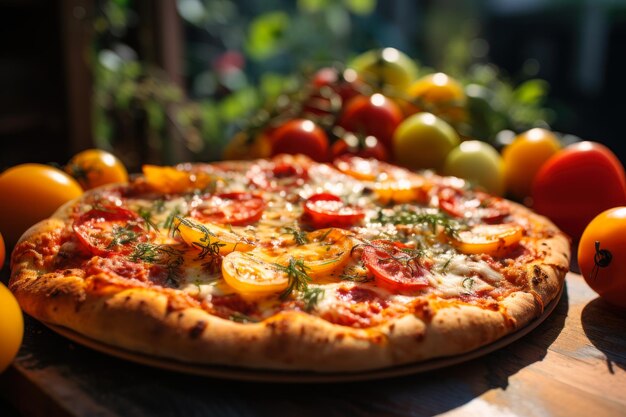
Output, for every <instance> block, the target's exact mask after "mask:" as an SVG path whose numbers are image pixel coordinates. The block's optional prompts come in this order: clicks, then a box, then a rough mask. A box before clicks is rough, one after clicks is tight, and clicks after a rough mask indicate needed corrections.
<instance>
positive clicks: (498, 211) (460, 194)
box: [437, 187, 511, 224]
mask: <svg viewBox="0 0 626 417" xmlns="http://www.w3.org/2000/svg"><path fill="white" fill-rule="evenodd" d="M437 197H438V198H439V208H441V209H442V210H443V211H444V212H446V213H447V214H449V215H450V216H453V217H460V218H472V219H477V220H481V221H483V222H485V223H490V224H494V223H501V222H502V220H504V218H505V217H506V216H508V215H509V214H510V213H511V207H510V206H509V204H508V203H507V202H506V201H505V200H504V199H502V198H499V197H495V196H491V195H489V194H487V193H484V192H482V191H467V190H460V189H456V188H452V187H444V188H441V189H440V190H439V191H438V193H437Z"/></svg>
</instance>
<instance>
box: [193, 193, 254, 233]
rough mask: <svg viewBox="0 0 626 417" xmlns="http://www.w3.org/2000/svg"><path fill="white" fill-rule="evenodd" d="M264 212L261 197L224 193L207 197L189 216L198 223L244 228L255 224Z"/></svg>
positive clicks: (248, 194)
mask: <svg viewBox="0 0 626 417" xmlns="http://www.w3.org/2000/svg"><path fill="white" fill-rule="evenodd" d="M263 210H265V201H264V200H263V198H262V197H260V196H256V195H253V194H250V193H224V194H215V195H212V196H209V197H207V198H206V199H204V200H203V201H202V203H201V204H200V205H199V206H197V207H195V208H194V209H193V210H192V211H191V213H190V216H191V217H193V218H194V219H196V220H198V221H200V222H203V223H204V222H207V223H219V224H230V225H232V226H245V225H248V224H252V223H255V222H257V221H258V220H259V219H260V218H261V216H262V215H263Z"/></svg>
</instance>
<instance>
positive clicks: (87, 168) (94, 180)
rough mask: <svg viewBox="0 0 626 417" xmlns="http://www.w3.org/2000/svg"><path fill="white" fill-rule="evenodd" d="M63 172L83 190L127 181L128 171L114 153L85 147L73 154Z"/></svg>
mask: <svg viewBox="0 0 626 417" xmlns="http://www.w3.org/2000/svg"><path fill="white" fill-rule="evenodd" d="M65 172H67V173H68V174H70V175H71V176H73V177H74V178H76V180H78V182H79V183H80V185H81V187H83V189H85V190H89V189H91V188H95V187H99V186H100V185H105V184H112V183H116V182H128V172H127V171H126V167H125V166H124V164H123V163H122V162H121V161H120V160H119V159H117V157H116V156H115V155H113V154H112V153H110V152H107V151H103V150H101V149H87V150H86V151H82V152H79V153H77V154H76V155H74V157H73V158H72V159H71V160H70V162H69V163H68V164H67V166H66V167H65Z"/></svg>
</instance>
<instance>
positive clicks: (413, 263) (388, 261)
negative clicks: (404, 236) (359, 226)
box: [361, 240, 429, 291]
mask: <svg viewBox="0 0 626 417" xmlns="http://www.w3.org/2000/svg"><path fill="white" fill-rule="evenodd" d="M407 249H408V248H407V247H406V246H405V245H403V244H401V243H399V242H392V241H390V240H375V241H373V242H371V244H369V245H367V246H365V247H364V248H363V254H362V255H361V259H362V260H363V263H364V264H365V266H366V267H367V269H368V270H369V271H370V272H371V273H372V274H373V275H374V279H375V281H376V284H378V285H380V286H382V287H387V288H389V289H391V290H393V291H415V290H421V289H423V288H426V287H428V285H429V281H428V278H427V277H426V276H425V275H426V273H427V271H428V270H427V269H426V268H425V267H424V266H422V265H421V264H420V261H419V258H416V257H415V256H413V255H412V253H411V252H410V251H408V250H407Z"/></svg>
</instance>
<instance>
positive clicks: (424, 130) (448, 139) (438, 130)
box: [393, 113, 459, 170]
mask: <svg viewBox="0 0 626 417" xmlns="http://www.w3.org/2000/svg"><path fill="white" fill-rule="evenodd" d="M458 144H459V135H458V134H457V133H456V131H455V130H454V129H453V128H452V126H450V125H449V124H448V123H446V122H445V121H443V120H442V119H440V118H438V117H437V116H435V115H434V114H431V113H416V114H414V115H412V116H409V117H407V118H406V119H404V121H403V122H402V123H400V125H399V126H398V128H397V129H396V131H395V132H394V134H393V152H394V156H395V159H396V162H398V163H399V164H401V165H405V166H407V167H409V168H412V169H435V170H439V169H441V167H442V166H443V163H444V162H445V160H446V157H447V156H448V153H449V152H450V151H451V150H452V149H453V148H454V147H455V146H457V145H458Z"/></svg>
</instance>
